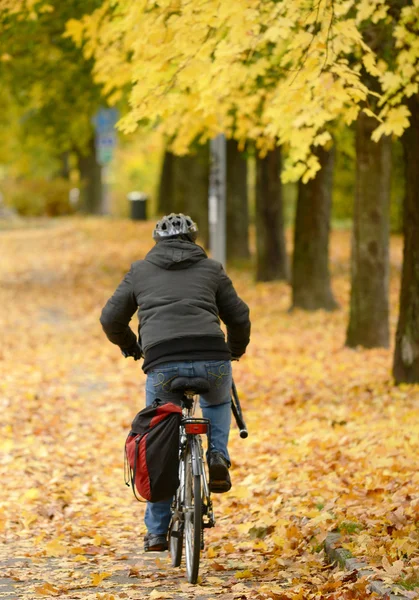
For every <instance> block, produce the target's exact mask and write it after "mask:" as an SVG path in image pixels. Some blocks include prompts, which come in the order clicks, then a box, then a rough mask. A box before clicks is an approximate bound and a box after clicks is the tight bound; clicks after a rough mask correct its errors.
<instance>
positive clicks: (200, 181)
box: [172, 144, 209, 246]
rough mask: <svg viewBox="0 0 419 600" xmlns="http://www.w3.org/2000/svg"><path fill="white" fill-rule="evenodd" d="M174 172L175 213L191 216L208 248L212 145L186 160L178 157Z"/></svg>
mask: <svg viewBox="0 0 419 600" xmlns="http://www.w3.org/2000/svg"><path fill="white" fill-rule="evenodd" d="M172 168H173V208H172V210H173V212H182V213H184V214H188V215H190V217H192V219H193V220H194V221H196V223H197V224H198V228H199V241H200V242H201V243H202V244H203V245H204V246H208V245H209V228H208V185H209V144H205V145H203V146H197V147H196V149H195V150H194V151H193V153H191V154H188V155H186V156H174V157H173V164H172Z"/></svg>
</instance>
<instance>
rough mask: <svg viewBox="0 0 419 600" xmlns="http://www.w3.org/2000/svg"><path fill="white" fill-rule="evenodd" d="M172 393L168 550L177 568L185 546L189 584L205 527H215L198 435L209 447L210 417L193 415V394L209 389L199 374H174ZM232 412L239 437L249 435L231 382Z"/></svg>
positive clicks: (195, 570) (194, 577) (195, 573)
mask: <svg viewBox="0 0 419 600" xmlns="http://www.w3.org/2000/svg"><path fill="white" fill-rule="evenodd" d="M170 389H171V391H173V392H183V398H182V401H181V406H182V420H181V424H180V444H179V458H180V462H179V481H180V484H179V487H178V489H177V492H176V494H175V497H174V500H173V504H172V518H171V522H170V525H169V538H168V539H169V551H170V555H171V560H172V566H173V567H179V566H180V564H181V560H182V550H183V546H185V562H186V574H187V579H188V582H189V583H196V582H197V580H198V572H199V562H200V556H201V550H203V549H204V529H206V528H210V527H214V525H215V518H214V511H213V506H212V501H211V492H210V489H209V484H208V481H209V478H208V476H207V468H206V460H205V455H204V451H203V445H202V438H201V435H206V436H207V439H208V448H210V447H211V423H210V421H209V419H201V418H197V417H194V409H195V404H196V396H197V395H198V394H204V393H205V392H208V390H209V383H208V381H207V380H206V379H203V378H200V377H191V378H188V377H176V378H175V379H174V380H173V381H172V383H171V386H170ZM232 411H233V415H234V417H235V420H236V423H237V426H238V427H239V429H240V437H242V438H246V437H247V436H248V432H247V428H246V425H245V423H244V420H243V415H242V411H241V406H240V401H239V398H238V395H237V390H236V386H235V384H234V382H233V385H232Z"/></svg>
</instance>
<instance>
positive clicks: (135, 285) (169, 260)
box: [100, 213, 250, 551]
mask: <svg viewBox="0 0 419 600" xmlns="http://www.w3.org/2000/svg"><path fill="white" fill-rule="evenodd" d="M197 234H198V227H197V225H196V223H194V222H193V221H192V219H191V218H190V217H189V216H185V215H183V214H181V213H180V214H174V213H172V214H170V215H168V216H164V217H163V218H162V219H161V220H159V221H158V223H157V224H156V226H155V229H154V232H153V238H154V240H155V242H156V244H155V246H154V247H153V248H152V249H151V250H150V252H148V254H147V255H146V257H145V259H144V260H138V261H136V262H134V263H133V264H132V265H131V269H130V270H129V272H128V273H127V274H126V275H125V277H124V279H123V280H122V282H121V283H120V285H119V286H118V288H117V289H116V291H115V293H114V294H113V296H112V297H111V298H110V299H109V300H108V302H107V303H106V305H105V307H104V308H103V310H102V314H101V317H100V322H101V324H102V327H103V329H104V331H105V333H106V335H107V337H108V339H109V340H110V341H111V342H112V343H114V344H116V345H118V346H119V347H120V348H121V351H122V354H123V355H124V356H125V357H130V356H131V357H133V358H134V360H138V359H140V358H142V357H144V362H143V367H142V368H143V371H144V372H145V373H146V374H147V380H146V405H147V406H149V405H150V404H152V403H153V402H154V401H155V400H156V399H160V400H162V401H171V402H174V401H175V402H176V401H178V402H180V399H181V397H182V393H179V394H176V393H173V392H170V382H171V381H172V380H173V379H174V378H175V377H177V376H181V377H203V378H205V379H207V380H208V382H209V384H210V390H209V392H208V393H205V394H203V395H202V396H201V398H200V406H201V408H202V413H203V416H204V418H207V419H209V420H210V422H211V448H210V451H209V454H208V466H209V480H210V483H209V485H210V489H211V491H212V492H218V493H222V492H227V491H228V490H229V489H230V488H231V480H230V475H229V468H230V457H229V454H228V450H227V443H228V436H229V430H230V422H231V385H232V375H231V362H230V361H231V360H232V359H238V358H240V357H241V356H242V355H243V354H244V352H245V350H246V346H247V345H248V343H249V337H250V321H249V309H248V307H247V305H246V304H245V303H244V302H243V300H241V299H240V298H239V297H238V295H237V293H236V291H235V289H234V287H233V284H232V282H231V280H230V279H229V277H228V276H227V274H226V273H225V271H224V269H223V267H222V265H221V264H220V263H219V262H217V261H215V260H212V259H209V258H208V257H207V255H206V253H205V251H204V250H203V248H201V247H200V246H198V245H197V244H196V243H195V240H196V237H197ZM137 309H138V318H139V330H138V340H137V337H136V335H135V334H134V332H133V331H132V329H131V328H130V327H129V322H130V320H131V317H132V316H133V315H134V313H135V312H136V310H137ZM220 319H221V320H222V321H223V322H224V323H225V325H226V328H227V341H226V340H225V336H224V333H223V331H222V329H221V327H220ZM170 506H171V500H167V501H162V502H154V503H150V502H149V503H148V504H147V508H146V512H145V519H144V520H145V525H146V527H147V535H146V536H145V538H144V550H145V551H163V550H167V547H168V544H167V530H168V527H169V522H170V517H171V511H170Z"/></svg>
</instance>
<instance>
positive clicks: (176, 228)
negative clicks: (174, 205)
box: [153, 213, 198, 242]
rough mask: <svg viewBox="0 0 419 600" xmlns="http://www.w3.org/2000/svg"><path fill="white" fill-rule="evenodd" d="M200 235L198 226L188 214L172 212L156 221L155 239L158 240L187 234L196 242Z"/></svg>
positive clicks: (186, 235)
mask: <svg viewBox="0 0 419 600" xmlns="http://www.w3.org/2000/svg"><path fill="white" fill-rule="evenodd" d="M197 235H198V226H197V224H196V223H195V222H194V221H192V219H191V217H188V215H183V214H182V213H178V214H176V213H171V214H170V215H166V216H164V217H163V218H162V219H160V221H158V222H157V223H156V227H155V229H154V231H153V239H154V240H156V242H157V241H159V240H162V239H170V238H177V237H182V236H185V237H187V238H188V239H190V240H191V242H194V241H195V240H196V237H197Z"/></svg>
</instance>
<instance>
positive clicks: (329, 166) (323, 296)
mask: <svg viewBox="0 0 419 600" xmlns="http://www.w3.org/2000/svg"><path fill="white" fill-rule="evenodd" d="M316 154H317V156H318V158H319V160H320V164H321V170H320V171H319V172H318V173H317V175H316V177H315V178H314V179H312V180H311V181H309V182H308V183H306V184H303V183H302V182H301V181H300V183H299V186H298V201H297V213H296V218H295V230H294V255H293V262H292V308H297V307H298V308H303V309H305V310H317V309H320V308H323V309H325V310H334V309H335V308H337V307H338V304H337V302H336V300H335V299H334V297H333V292H332V289H331V286H330V273H329V234H330V214H331V208H332V181H333V167H334V150H333V149H332V150H330V151H328V150H325V149H324V148H319V149H317V150H316Z"/></svg>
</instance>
